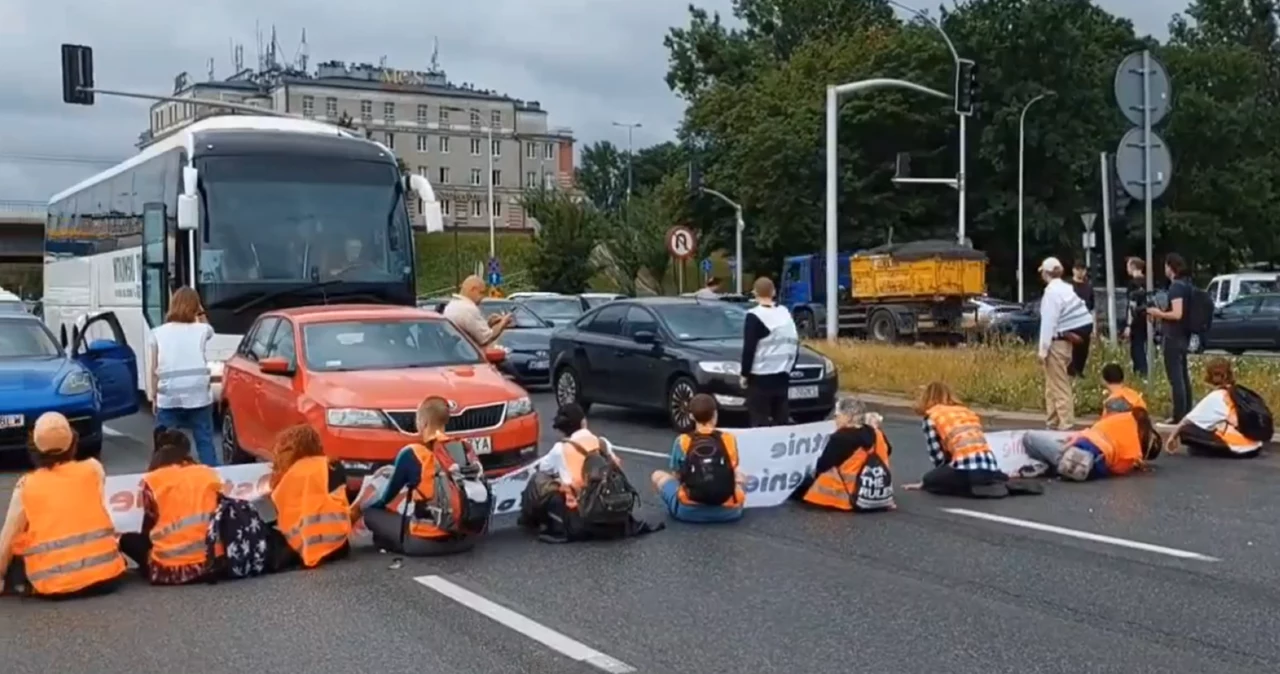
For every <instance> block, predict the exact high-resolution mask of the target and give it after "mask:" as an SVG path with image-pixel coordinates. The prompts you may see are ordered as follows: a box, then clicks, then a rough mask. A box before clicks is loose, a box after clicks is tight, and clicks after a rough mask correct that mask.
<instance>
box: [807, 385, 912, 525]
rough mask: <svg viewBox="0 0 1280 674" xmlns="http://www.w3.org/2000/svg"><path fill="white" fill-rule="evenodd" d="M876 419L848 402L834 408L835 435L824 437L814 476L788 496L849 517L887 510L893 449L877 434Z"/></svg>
mask: <svg viewBox="0 0 1280 674" xmlns="http://www.w3.org/2000/svg"><path fill="white" fill-rule="evenodd" d="M880 423H881V418H880V415H879V414H876V413H874V412H868V411H867V407H866V405H865V404H863V402H862V401H861V400H859V399H857V398H854V397H848V398H841V399H840V400H839V401H838V402H837V403H836V430H835V432H834V433H832V434H831V436H830V437H829V438H827V445H826V447H824V448H823V449H822V454H821V455H820V456H819V457H818V462H817V464H816V465H814V467H813V475H814V477H808V478H805V480H804V481H803V482H801V483H800V486H799V487H797V488H796V490H795V491H794V492H792V494H791V498H792V499H793V500H801V501H803V502H805V503H808V504H809V505H813V506H818V507H820V508H830V509H833V510H843V511H849V512H875V511H882V510H893V509H895V508H896V507H897V506H896V505H895V504H894V500H893V476H892V473H891V472H890V469H889V455H890V454H892V453H893V447H892V446H890V445H889V439H888V438H886V437H885V435H884V432H883V431H881V430H880Z"/></svg>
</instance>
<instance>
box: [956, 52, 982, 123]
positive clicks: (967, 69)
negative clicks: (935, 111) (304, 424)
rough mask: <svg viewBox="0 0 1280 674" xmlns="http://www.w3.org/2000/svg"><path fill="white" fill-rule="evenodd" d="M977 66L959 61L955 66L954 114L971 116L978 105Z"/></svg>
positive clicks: (962, 60)
mask: <svg viewBox="0 0 1280 674" xmlns="http://www.w3.org/2000/svg"><path fill="white" fill-rule="evenodd" d="M978 93H979V92H978V64H976V63H974V62H973V61H970V60H969V59H960V61H959V63H957V64H956V91H955V97H956V114H957V115H972V114H973V109H974V108H975V107H977V104H978Z"/></svg>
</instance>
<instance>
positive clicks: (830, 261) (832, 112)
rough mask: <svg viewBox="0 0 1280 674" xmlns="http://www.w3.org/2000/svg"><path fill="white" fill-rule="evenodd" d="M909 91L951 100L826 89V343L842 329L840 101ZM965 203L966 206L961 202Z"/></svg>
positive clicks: (869, 84) (880, 85)
mask: <svg viewBox="0 0 1280 674" xmlns="http://www.w3.org/2000/svg"><path fill="white" fill-rule="evenodd" d="M887 88H898V89H909V90H911V91H915V92H918V93H922V94H928V95H930V96H937V97H938V98H951V95H950V94H944V93H942V92H941V91H937V90H934V89H930V88H929V87H926V86H924V85H921V84H916V83H915V82H908V81H906V80H893V79H873V80H861V81H859V82H849V83H846V84H832V85H828V86H827V269H826V272H827V341H828V342H835V341H836V337H837V335H836V331H837V330H838V329H839V318H840V317H839V307H838V306H837V299H838V298H837V296H836V295H837V293H839V287H838V284H837V283H836V278H837V276H839V274H838V271H839V270H838V269H837V268H836V266H837V264H838V261H837V259H836V247H837V246H838V245H839V240H838V239H837V237H836V217H837V215H838V209H837V203H836V191H837V189H836V188H837V185H836V172H837V171H838V170H839V166H838V163H837V162H836V152H837V150H838V140H839V125H838V124H837V122H838V121H839V113H840V110H839V104H840V98H841V97H843V96H845V95H848V94H856V93H860V92H863V91H870V90H872V89H887ZM962 203H963V202H962ZM738 264H739V265H741V264H742V260H738Z"/></svg>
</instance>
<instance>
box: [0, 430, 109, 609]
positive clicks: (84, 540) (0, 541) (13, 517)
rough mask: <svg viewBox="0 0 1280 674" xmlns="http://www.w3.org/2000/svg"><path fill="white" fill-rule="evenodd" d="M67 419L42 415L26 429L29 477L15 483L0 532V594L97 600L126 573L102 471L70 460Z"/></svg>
mask: <svg viewBox="0 0 1280 674" xmlns="http://www.w3.org/2000/svg"><path fill="white" fill-rule="evenodd" d="M77 441H78V437H77V436H76V432H75V431H74V430H73V429H72V428H71V424H70V423H69V422H68V421H67V418H66V417H64V416H62V415H61V414H58V413H57V412H46V413H44V414H42V415H40V418H38V419H36V423H35V426H34V427H33V428H32V430H31V446H32V452H31V460H32V463H33V464H34V465H35V470H33V471H31V472H30V473H27V474H26V475H24V476H22V478H21V479H19V480H18V483H17V485H15V486H14V488H13V496H12V497H11V498H10V499H9V510H8V512H7V513H5V520H4V526H3V528H0V572H3V575H0V592H5V591H8V592H10V593H12V594H19V595H27V596H37V597H46V598H66V597H75V596H86V595H95V594H103V593H106V592H110V591H112V590H114V589H115V588H116V586H117V585H118V581H119V580H120V578H121V576H123V575H124V573H125V568H126V567H125V562H124V557H122V556H121V555H120V549H119V547H118V546H117V543H116V531H115V524H113V523H112V521H111V515H110V514H109V513H108V512H107V506H106V503H105V498H104V485H105V483H106V479H107V477H106V471H104V470H103V468H102V464H101V463H99V462H98V460H97V459H84V460H82V461H81V460H77V459H76V446H77Z"/></svg>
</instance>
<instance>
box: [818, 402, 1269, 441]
mask: <svg viewBox="0 0 1280 674" xmlns="http://www.w3.org/2000/svg"><path fill="white" fill-rule="evenodd" d="M840 393H841V394H842V395H857V396H858V397H859V398H861V399H862V400H863V401H865V402H866V403H867V404H868V405H873V406H875V407H881V408H888V409H890V410H893V412H894V413H895V415H896V416H901V415H902V413H903V412H909V413H911V414H912V415H914V414H915V413H914V412H911V407H912V405H914V404H915V403H914V401H911V400H908V399H906V398H899V397H896V396H889V395H883V394H880V393H861V392H855V391H841V392H840ZM973 411H974V412H977V413H978V416H980V417H982V418H983V419H984V420H995V421H997V422H999V423H1000V424H1001V425H1008V426H1015V427H1017V428H1027V429H1043V428H1044V427H1045V426H1044V413H1043V412H1013V411H1009V410H989V409H981V408H975V409H974V410H973ZM1097 420H1098V417H1097V416H1079V417H1076V427H1077V428H1087V427H1089V426H1091V425H1093V424H1094V422H1096V421H1097ZM1156 430H1158V431H1160V432H1161V433H1168V432H1169V431H1172V430H1173V426H1172V425H1171V424H1161V423H1157V424H1156ZM1271 442H1272V443H1276V444H1280V433H1277V434H1276V435H1274V436H1273V437H1272V438H1271Z"/></svg>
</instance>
